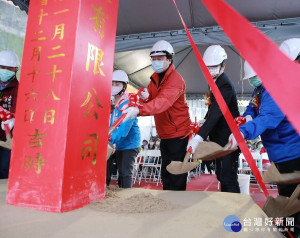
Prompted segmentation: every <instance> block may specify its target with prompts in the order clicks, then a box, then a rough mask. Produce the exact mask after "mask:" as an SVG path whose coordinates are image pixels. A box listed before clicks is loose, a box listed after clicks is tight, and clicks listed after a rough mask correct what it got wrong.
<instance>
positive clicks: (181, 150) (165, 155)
mask: <svg viewBox="0 0 300 238" xmlns="http://www.w3.org/2000/svg"><path fill="white" fill-rule="evenodd" d="M188 139H189V138H188V137H186V138H184V139H181V138H180V137H177V138H172V139H162V140H161V141H160V152H161V161H162V163H161V178H162V182H163V190H180V191H184V190H186V181H187V173H185V174H179V175H174V174H171V173H169V172H168V171H167V169H166V167H167V165H168V164H170V163H171V161H183V159H184V156H185V154H186V147H187V144H188Z"/></svg>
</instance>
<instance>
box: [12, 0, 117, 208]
mask: <svg viewBox="0 0 300 238" xmlns="http://www.w3.org/2000/svg"><path fill="white" fill-rule="evenodd" d="M117 11H118V1H112V0H89V1H83V0H74V1H72V4H71V3H70V1H66V0H60V1H39V0H33V1H31V2H30V7H29V14H28V23H27V32H26V38H25V45H24V53H23V61H22V62H23V64H22V68H21V77H20V87H19V92H18V102H17V110H16V124H15V130H14V143H13V148H12V158H11V164H10V174H9V181H8V192H7V203H8V204H12V205H17V206H24V207H30V208H34V209H38V210H44V211H51V212H64V211H69V210H73V209H76V208H79V207H82V206H84V205H86V204H89V203H90V202H91V201H94V200H97V199H101V198H104V196H105V178H106V150H107V141H108V126H109V125H108V122H109V110H110V91H111V77H112V71H113V60H114V49H115V35H116V24H117Z"/></svg>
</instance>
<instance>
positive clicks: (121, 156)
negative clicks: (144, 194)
mask: <svg viewBox="0 0 300 238" xmlns="http://www.w3.org/2000/svg"><path fill="white" fill-rule="evenodd" d="M115 153H116V159H117V167H118V172H119V180H118V183H119V187H120V188H131V187H132V176H133V167H134V162H135V158H136V156H137V154H138V153H139V149H130V150H117V151H116V152H115Z"/></svg>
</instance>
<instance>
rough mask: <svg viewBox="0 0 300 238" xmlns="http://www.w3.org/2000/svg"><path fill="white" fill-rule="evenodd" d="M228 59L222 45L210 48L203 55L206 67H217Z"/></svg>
mask: <svg viewBox="0 0 300 238" xmlns="http://www.w3.org/2000/svg"><path fill="white" fill-rule="evenodd" d="M226 59H227V54H226V52H225V50H224V49H223V48H222V47H221V46H220V45H211V46H209V47H208V48H207V49H206V50H205V52H204V55H203V60H204V63H205V65H206V66H217V65H219V64H221V63H222V62H223V61H224V60H226Z"/></svg>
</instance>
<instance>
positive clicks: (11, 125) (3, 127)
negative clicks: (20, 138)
mask: <svg viewBox="0 0 300 238" xmlns="http://www.w3.org/2000/svg"><path fill="white" fill-rule="evenodd" d="M5 124H6V125H8V127H9V130H10V131H11V130H12V128H13V127H14V125H15V118H11V119H8V120H6V121H2V122H1V129H2V130H3V131H5V126H4V125H5Z"/></svg>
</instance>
